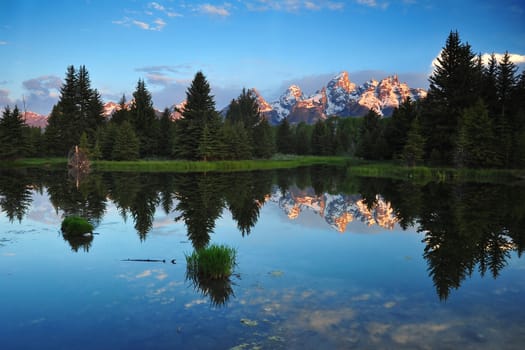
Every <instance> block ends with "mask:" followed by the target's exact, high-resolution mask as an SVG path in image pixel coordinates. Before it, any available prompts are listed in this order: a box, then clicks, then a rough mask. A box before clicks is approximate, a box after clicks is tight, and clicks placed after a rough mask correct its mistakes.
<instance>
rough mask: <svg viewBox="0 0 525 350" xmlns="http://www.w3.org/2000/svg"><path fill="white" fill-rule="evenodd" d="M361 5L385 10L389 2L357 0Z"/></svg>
mask: <svg viewBox="0 0 525 350" xmlns="http://www.w3.org/2000/svg"><path fill="white" fill-rule="evenodd" d="M357 3H358V4H359V5H363V6H368V7H374V8H376V7H378V8H381V9H383V10H385V9H386V8H387V7H388V5H389V4H388V2H377V1H376V0H357Z"/></svg>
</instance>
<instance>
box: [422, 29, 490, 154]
mask: <svg viewBox="0 0 525 350" xmlns="http://www.w3.org/2000/svg"><path fill="white" fill-rule="evenodd" d="M477 77H478V70H477V68H476V60H475V55H474V53H473V52H472V49H471V47H470V45H469V44H468V43H462V42H461V40H460V38H459V34H458V32H457V31H456V32H451V33H450V34H449V36H448V38H447V41H446V44H445V47H444V48H443V50H442V51H441V54H440V56H439V57H438V58H437V63H436V66H435V68H434V71H433V73H432V75H431V76H430V78H429V82H430V88H429V90H428V95H427V98H426V100H425V103H424V104H423V106H424V107H425V108H424V111H423V113H422V120H421V122H422V126H423V134H424V135H425V138H426V139H427V154H430V153H431V152H433V151H434V152H438V150H439V153H440V158H441V159H440V161H441V162H443V163H449V164H450V163H451V162H452V160H453V156H454V149H455V146H456V144H457V142H456V139H457V130H458V126H459V118H460V115H461V113H462V111H463V110H464V109H465V108H468V107H470V106H472V105H473V104H474V103H475V102H476V100H477V99H478V97H479V94H480V90H481V89H480V86H476V84H475V82H476V81H477V80H478V79H477Z"/></svg>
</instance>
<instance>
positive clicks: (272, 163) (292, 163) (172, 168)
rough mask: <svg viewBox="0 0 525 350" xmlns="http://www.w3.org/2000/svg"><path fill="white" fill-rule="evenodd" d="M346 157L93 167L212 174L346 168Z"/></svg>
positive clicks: (125, 163)
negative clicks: (331, 166) (303, 167)
mask: <svg viewBox="0 0 525 350" xmlns="http://www.w3.org/2000/svg"><path fill="white" fill-rule="evenodd" d="M348 162H349V159H348V158H346V157H310V156H308V157H293V156H290V157H286V158H281V159H268V160H262V159H261V160H222V161H210V162H204V161H183V160H138V161H120V162H114V161H95V162H93V165H92V168H93V169H95V170H98V171H134V172H209V171H249V170H268V169H285V168H296V167H300V166H308V165H315V164H326V165H346V164H347V163H348Z"/></svg>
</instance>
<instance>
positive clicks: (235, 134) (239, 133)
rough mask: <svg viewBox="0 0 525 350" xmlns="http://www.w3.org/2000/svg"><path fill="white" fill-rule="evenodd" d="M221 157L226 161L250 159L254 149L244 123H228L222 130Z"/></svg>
mask: <svg viewBox="0 0 525 350" xmlns="http://www.w3.org/2000/svg"><path fill="white" fill-rule="evenodd" d="M221 134H222V135H221V140H222V143H221V147H222V151H221V152H220V153H221V156H222V158H224V159H235V160H240V159H249V158H251V154H252V149H251V145H250V142H249V136H248V133H247V132H246V128H245V127H244V125H243V123H242V122H237V123H235V124H232V123H230V122H229V121H226V122H225V123H224V125H223V126H222V129H221Z"/></svg>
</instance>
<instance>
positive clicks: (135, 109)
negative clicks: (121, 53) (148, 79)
mask: <svg viewBox="0 0 525 350" xmlns="http://www.w3.org/2000/svg"><path fill="white" fill-rule="evenodd" d="M129 113H130V116H131V120H132V122H133V124H134V129H135V134H136V135H137V137H138V139H139V145H140V156H141V157H147V156H152V155H154V154H155V153H156V151H157V147H158V144H157V133H158V124H157V122H158V121H157V118H156V116H155V110H154V109H153V102H152V100H151V94H150V92H149V91H148V89H147V88H146V83H145V82H144V80H142V79H139V81H138V82H137V87H136V89H135V92H134V93H133V102H132V103H131V108H130V112H129Z"/></svg>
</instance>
